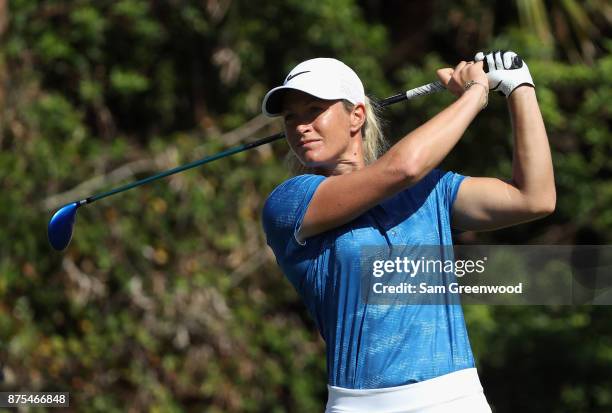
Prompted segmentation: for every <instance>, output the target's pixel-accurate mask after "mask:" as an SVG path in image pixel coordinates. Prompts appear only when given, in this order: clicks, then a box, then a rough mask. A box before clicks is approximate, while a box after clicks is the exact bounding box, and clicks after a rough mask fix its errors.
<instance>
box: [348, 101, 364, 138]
mask: <svg viewBox="0 0 612 413" xmlns="http://www.w3.org/2000/svg"><path fill="white" fill-rule="evenodd" d="M365 121H366V110H365V105H364V104H363V103H358V104H356V105H355V107H353V110H352V111H351V133H357V132H359V131H360V130H361V128H363V124H364V123H365Z"/></svg>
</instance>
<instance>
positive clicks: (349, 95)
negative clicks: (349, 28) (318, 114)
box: [261, 57, 365, 117]
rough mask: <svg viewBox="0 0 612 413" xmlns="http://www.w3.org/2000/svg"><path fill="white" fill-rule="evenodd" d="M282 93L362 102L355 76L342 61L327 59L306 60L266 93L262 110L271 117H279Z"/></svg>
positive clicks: (357, 79)
mask: <svg viewBox="0 0 612 413" xmlns="http://www.w3.org/2000/svg"><path fill="white" fill-rule="evenodd" d="M285 90H300V91H302V92H305V93H308V94H309V95H312V96H314V97H317V98H319V99H324V100H336V99H346V100H348V101H349V102H351V103H352V104H354V105H356V104H357V103H365V92H364V90H363V84H362V83H361V80H360V79H359V76H357V73H355V71H353V69H351V68H350V67H348V66H347V65H345V64H344V63H342V62H341V61H339V60H336V59H331V58H327V57H318V58H316V59H310V60H306V61H304V62H302V63H300V64H299V65H297V66H296V67H294V68H293V70H292V71H291V72H290V73H289V74H288V75H287V77H286V78H285V82H284V83H283V85H282V86H279V87H275V88H274V89H272V90H270V91H269V92H268V93H267V94H266V96H265V97H264V100H263V103H262V105H261V111H262V112H263V113H264V114H266V115H267V116H270V117H273V116H279V115H280V114H281V111H282V103H283V102H282V95H283V91H285Z"/></svg>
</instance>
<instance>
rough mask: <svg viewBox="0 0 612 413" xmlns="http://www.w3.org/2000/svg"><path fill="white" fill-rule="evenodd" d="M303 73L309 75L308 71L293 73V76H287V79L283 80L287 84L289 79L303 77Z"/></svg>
mask: <svg viewBox="0 0 612 413" xmlns="http://www.w3.org/2000/svg"><path fill="white" fill-rule="evenodd" d="M304 73H310V70H304V71H303V72H298V73H295V74H293V75H291V76H287V79H285V83H287V82H288V81H290V80H291V79H293V78H294V77H296V76H299V75H303V74H304Z"/></svg>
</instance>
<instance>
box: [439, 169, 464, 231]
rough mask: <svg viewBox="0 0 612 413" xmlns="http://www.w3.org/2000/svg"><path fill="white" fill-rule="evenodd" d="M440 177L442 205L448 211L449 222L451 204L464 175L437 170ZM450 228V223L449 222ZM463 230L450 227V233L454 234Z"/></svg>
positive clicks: (451, 213) (451, 212) (451, 209)
mask: <svg viewBox="0 0 612 413" xmlns="http://www.w3.org/2000/svg"><path fill="white" fill-rule="evenodd" d="M439 172H440V175H441V178H440V181H439V182H438V186H439V190H440V192H441V195H442V197H443V199H444V205H445V207H446V210H447V211H448V220H449V222H451V217H452V215H453V204H454V203H455V200H456V199H457V194H458V193H459V187H460V186H461V183H462V182H463V180H464V179H465V178H467V177H466V176H465V175H461V174H458V173H456V172H450V171H449V172H442V171H439ZM451 228H452V223H451ZM462 232H463V231H461V230H458V229H456V228H452V233H453V234H454V235H457V234H460V233H462Z"/></svg>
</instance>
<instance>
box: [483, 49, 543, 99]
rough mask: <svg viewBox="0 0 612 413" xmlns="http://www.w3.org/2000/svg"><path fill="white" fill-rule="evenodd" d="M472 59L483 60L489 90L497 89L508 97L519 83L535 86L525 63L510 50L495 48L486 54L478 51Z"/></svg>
mask: <svg viewBox="0 0 612 413" xmlns="http://www.w3.org/2000/svg"><path fill="white" fill-rule="evenodd" d="M474 60H475V61H476V62H479V61H481V60H484V71H485V73H486V74H487V78H489V89H490V90H494V91H499V92H501V93H503V94H504V96H506V97H508V96H510V94H511V93H512V92H513V91H514V89H516V88H517V87H519V86H521V85H529V86H532V87H535V85H534V84H533V79H532V78H531V74H530V73H529V69H528V68H527V63H525V62H524V61H523V59H521V57H520V56H519V55H517V54H516V53H514V52H513V51H511V50H497V51H495V52H489V53H487V54H484V53H483V52H478V53H477V54H476V56H475V57H474Z"/></svg>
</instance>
